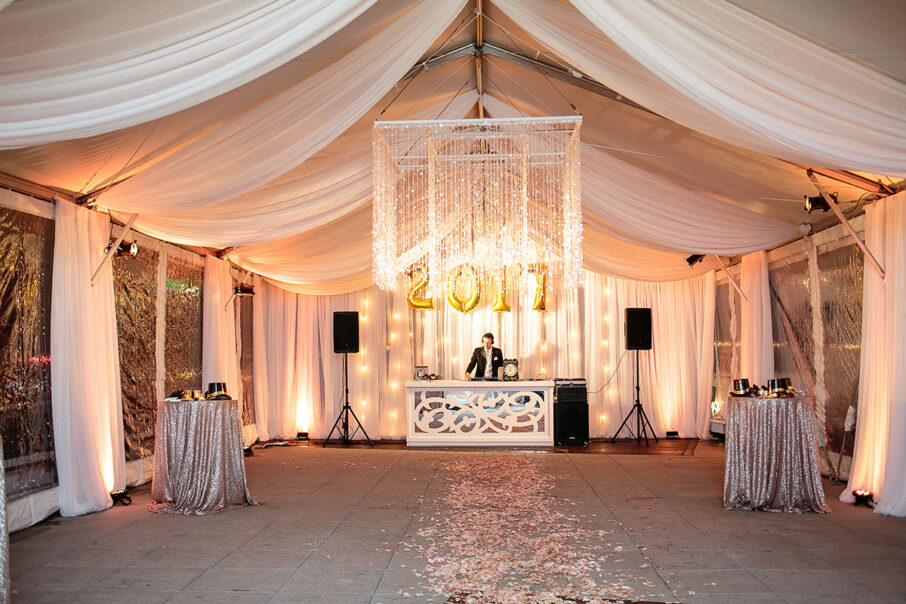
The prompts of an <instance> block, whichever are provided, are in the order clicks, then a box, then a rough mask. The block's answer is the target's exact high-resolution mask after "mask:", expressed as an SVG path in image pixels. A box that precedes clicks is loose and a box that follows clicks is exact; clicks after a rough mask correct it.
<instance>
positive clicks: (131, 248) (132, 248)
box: [104, 241, 138, 258]
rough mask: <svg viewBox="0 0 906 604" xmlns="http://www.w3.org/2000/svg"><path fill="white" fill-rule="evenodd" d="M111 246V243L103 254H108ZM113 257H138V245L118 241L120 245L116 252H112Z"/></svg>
mask: <svg viewBox="0 0 906 604" xmlns="http://www.w3.org/2000/svg"><path fill="white" fill-rule="evenodd" d="M112 246H113V244H112V243H111V244H110V245H109V246H107V249H105V250H104V253H105V254H106V253H107V252H109V251H110V248H111V247H112ZM113 255H114V256H116V257H120V256H132V257H133V258H134V257H136V256H138V243H137V242H135V241H133V242H132V243H129V242H128V241H120V244H119V246H117V248H116V251H115V252H113Z"/></svg>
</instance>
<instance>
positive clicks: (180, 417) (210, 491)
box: [148, 401, 255, 514]
mask: <svg viewBox="0 0 906 604" xmlns="http://www.w3.org/2000/svg"><path fill="white" fill-rule="evenodd" d="M151 499H152V502H151V504H150V505H149V506H148V509H149V510H151V511H152V512H168V513H172V514H210V513H213V512H220V511H222V510H226V509H229V508H231V507H235V506H239V505H246V504H250V505H254V504H255V502H254V501H253V500H252V497H251V495H250V494H249V490H248V485H247V483H246V478H245V459H244V457H243V455H242V422H241V420H240V415H239V402H238V401H162V402H160V403H158V405H157V432H156V433H155V435H154V480H153V482H152V484H151Z"/></svg>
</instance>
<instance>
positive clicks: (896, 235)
mask: <svg viewBox="0 0 906 604" xmlns="http://www.w3.org/2000/svg"><path fill="white" fill-rule="evenodd" d="M904 202H906V192H901V193H899V194H897V195H895V196H892V197H888V198H886V199H883V200H881V201H878V202H875V203H874V204H872V205H870V206H869V207H868V208H866V211H865V243H866V245H867V246H868V249H870V250H871V251H872V252H873V253H874V255H875V257H876V258H877V259H878V261H879V262H880V263H881V266H883V267H884V269H885V273H886V279H885V281H881V279H880V277H878V275H877V273H876V272H875V271H874V269H873V268H872V267H871V265H870V264H869V263H868V262H867V261H866V262H865V271H864V284H863V291H862V295H863V303H862V356H861V361H860V366H859V410H858V417H857V419H856V440H855V447H854V451H853V462H852V469H851V471H850V478H849V483H848V485H847V488H846V491H844V492H843V494H841V496H840V498H841V499H842V500H844V501H852V491H853V490H855V489H867V490H869V491H871V492H872V493H874V494H875V498H876V500H877V501H878V504H877V506H876V507H875V511H876V512H878V513H880V514H890V515H894V516H906V444H904V443H906V394H904V393H906V349H904V346H903V341H904V339H906V278H904V274H906V236H904V234H906V205H904Z"/></svg>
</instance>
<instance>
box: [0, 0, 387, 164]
mask: <svg viewBox="0 0 906 604" xmlns="http://www.w3.org/2000/svg"><path fill="white" fill-rule="evenodd" d="M374 2H375V0H308V1H306V2H285V1H282V0H254V1H248V0H218V1H217V2H206V3H198V2H188V3H187V2H177V1H174V0H167V1H163V2H153V3H148V2H140V1H131V0H130V1H128V2H123V1H121V0H79V1H74V2H65V3H60V2H55V1H53V0H44V1H42V0H37V1H30V2H17V3H16V4H15V5H13V6H12V7H10V8H9V9H8V10H6V11H4V15H3V19H2V20H0V89H2V90H3V94H2V97H0V116H2V118H0V148H10V147H21V146H26V145H36V144H40V143H44V142H48V141H53V140H63V139H71V138H81V137H85V136H91V135H94V134H100V133H103V132H110V131H113V130H117V129H120V128H124V127H127V126H132V125H134V124H139V123H142V122H148V121H151V120H154V119H156V118H159V117H161V116H163V115H167V114H169V113H173V112H176V111H179V110H181V109H185V108H186V107H190V106H192V105H196V104H198V103H200V102H202V101H206V100H208V99H210V98H213V97H215V96H217V95H218V94H222V93H224V92H226V91H228V90H232V89H234V88H236V87H238V86H241V85H243V84H245V83H247V82H250V81H251V80H253V79H255V78H257V77H258V76H261V75H263V74H265V73H267V72H269V71H271V70H273V69H274V68H276V67H278V66H280V65H282V64H283V63H285V62H287V61H289V60H291V59H293V58H295V57H297V56H298V55H300V54H302V53H304V52H305V51H307V50H308V49H310V48H312V47H313V46H315V45H316V44H318V43H319V42H321V41H322V40H324V39H326V38H327V37H329V36H330V35H332V34H334V33H336V32H337V31H339V30H340V29H341V28H342V27H343V26H344V25H346V24H347V23H349V22H350V21H351V20H353V19H355V18H356V17H357V16H358V15H359V14H361V13H362V12H363V11H364V10H365V9H367V8H368V7H369V6H371V5H372V4H373V3H374ZM3 4H5V3H0V7H2V5H3ZM88 32H90V33H88Z"/></svg>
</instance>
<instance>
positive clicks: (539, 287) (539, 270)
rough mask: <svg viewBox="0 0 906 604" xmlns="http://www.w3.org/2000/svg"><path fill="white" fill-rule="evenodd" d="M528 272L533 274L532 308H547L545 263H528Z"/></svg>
mask: <svg viewBox="0 0 906 604" xmlns="http://www.w3.org/2000/svg"><path fill="white" fill-rule="evenodd" d="M528 272H529V273H532V274H534V275H535V301H534V302H533V303H532V310H547V265H546V264H543V263H538V264H529V267H528Z"/></svg>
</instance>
